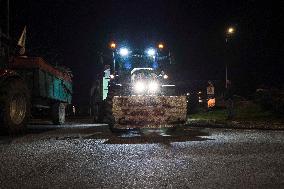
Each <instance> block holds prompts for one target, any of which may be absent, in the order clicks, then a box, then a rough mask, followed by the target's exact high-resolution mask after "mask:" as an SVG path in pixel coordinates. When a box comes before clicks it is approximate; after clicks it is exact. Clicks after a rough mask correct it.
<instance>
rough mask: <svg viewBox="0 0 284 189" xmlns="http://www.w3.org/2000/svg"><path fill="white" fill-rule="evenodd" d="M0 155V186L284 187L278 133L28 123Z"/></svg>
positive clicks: (283, 147) (0, 141)
mask: <svg viewBox="0 0 284 189" xmlns="http://www.w3.org/2000/svg"><path fill="white" fill-rule="evenodd" d="M0 160H1V166H0V188H284V131H258V130H230V129H201V128H198V129H197V128H190V127H181V128H178V129H177V130H175V131H173V130H170V131H165V130H145V131H143V132H136V131H131V132H128V133H119V134H113V133H111V132H110V131H109V130H108V128H107V127H106V126H105V125H72V126H71V125H68V126H64V127H59V126H50V125H42V126H40V125H32V126H29V131H28V133H27V134H25V135H23V136H17V137H13V138H11V137H7V136H0Z"/></svg>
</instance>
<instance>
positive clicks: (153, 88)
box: [149, 81, 159, 93]
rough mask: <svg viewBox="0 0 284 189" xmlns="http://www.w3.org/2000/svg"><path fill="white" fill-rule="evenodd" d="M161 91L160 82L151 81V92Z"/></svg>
mask: <svg viewBox="0 0 284 189" xmlns="http://www.w3.org/2000/svg"><path fill="white" fill-rule="evenodd" d="M158 91H159V83H158V82H156V81H151V82H150V83H149V92H150V93H155V92H158Z"/></svg>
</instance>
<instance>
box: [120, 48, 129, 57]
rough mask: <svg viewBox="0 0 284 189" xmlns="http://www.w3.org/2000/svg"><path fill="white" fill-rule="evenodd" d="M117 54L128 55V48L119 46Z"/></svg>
mask: <svg viewBox="0 0 284 189" xmlns="http://www.w3.org/2000/svg"><path fill="white" fill-rule="evenodd" d="M119 54H120V55H121V56H128V54H129V50H128V49H127V48H124V47H123V48H121V49H119Z"/></svg>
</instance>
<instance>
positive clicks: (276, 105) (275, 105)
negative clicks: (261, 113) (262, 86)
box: [254, 90, 284, 115]
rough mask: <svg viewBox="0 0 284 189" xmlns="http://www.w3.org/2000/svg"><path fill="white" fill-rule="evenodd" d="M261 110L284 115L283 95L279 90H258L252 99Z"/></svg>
mask: <svg viewBox="0 0 284 189" xmlns="http://www.w3.org/2000/svg"><path fill="white" fill-rule="evenodd" d="M254 101H255V103H257V104H259V105H260V106H261V108H262V109H263V110H268V111H272V112H273V113H276V114H279V115H283V114H284V93H283V92H281V91H279V90H258V91H257V92H256V94H255V98H254Z"/></svg>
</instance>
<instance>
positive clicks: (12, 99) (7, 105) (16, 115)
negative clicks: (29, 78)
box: [0, 79, 30, 134]
mask: <svg viewBox="0 0 284 189" xmlns="http://www.w3.org/2000/svg"><path fill="white" fill-rule="evenodd" d="M29 118H30V94H29V90H28V88H27V86H26V84H25V83H24V82H23V81H22V80H20V79H12V80H9V81H7V82H5V84H4V85H3V86H1V89H0V125H3V126H4V128H3V129H4V131H7V132H8V133H10V134H16V133H20V132H23V131H24V130H25V128H26V123H27V121H28V120H29Z"/></svg>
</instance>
